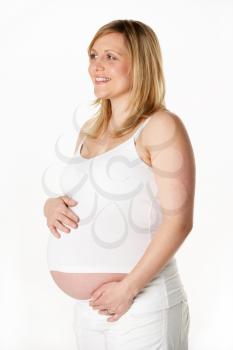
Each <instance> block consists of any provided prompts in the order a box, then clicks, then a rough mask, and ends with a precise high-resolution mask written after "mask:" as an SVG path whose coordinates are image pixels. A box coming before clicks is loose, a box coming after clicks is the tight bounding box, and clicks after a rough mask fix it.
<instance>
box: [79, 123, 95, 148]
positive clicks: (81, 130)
mask: <svg viewBox="0 0 233 350" xmlns="http://www.w3.org/2000/svg"><path fill="white" fill-rule="evenodd" d="M95 118H96V117H94V118H90V119H88V120H86V121H85V122H84V123H83V125H82V127H81V129H80V132H79V135H78V139H77V141H76V145H75V151H74V153H76V152H77V150H78V147H79V145H80V142H81V141H82V139H83V137H84V132H83V131H84V130H85V129H87V128H89V127H90V126H91V124H92V123H93V121H94V120H95Z"/></svg>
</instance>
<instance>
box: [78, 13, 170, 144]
mask: <svg viewBox="0 0 233 350" xmlns="http://www.w3.org/2000/svg"><path fill="white" fill-rule="evenodd" d="M114 32H117V33H122V34H123V35H124V39H125V43H126V46H127V48H128V51H129V55H130V59H131V66H132V84H131V86H132V88H131V90H130V98H129V104H128V108H129V110H130V113H129V117H128V118H127V120H126V121H125V123H124V125H123V126H122V128H121V129H118V130H116V131H114V133H112V137H120V136H123V135H124V134H126V133H128V132H130V131H132V130H133V129H134V128H135V127H136V126H137V125H138V124H139V123H140V122H141V120H142V119H145V118H146V116H149V115H151V114H152V113H154V112H156V111H158V110H161V109H166V107H165V102H164V97H165V80H164V74H163V67H162V55H161V49H160V45H159V41H158V38H157V36H156V34H155V32H154V31H153V30H152V29H151V28H150V27H149V26H148V25H146V24H144V23H142V22H140V21H135V20H114V21H111V22H109V23H107V24H105V25H103V26H102V27H101V28H100V29H99V30H98V31H97V33H96V34H95V36H94V37H93V39H92V40H91V42H90V44H89V46H88V50H87V51H88V54H89V55H90V51H91V49H92V47H93V45H94V43H95V41H96V40H97V39H98V38H100V37H102V36H104V35H106V34H109V33H114ZM92 105H94V106H95V107H98V106H99V108H98V111H97V113H96V114H95V118H94V123H92V125H91V127H88V128H86V129H84V130H83V133H84V134H86V135H88V136H90V137H94V138H97V137H98V136H99V135H100V134H101V133H102V132H105V130H106V129H107V127H108V122H109V120H110V118H111V113H112V110H111V101H110V100H109V99H101V98H97V99H96V100H94V102H93V103H92Z"/></svg>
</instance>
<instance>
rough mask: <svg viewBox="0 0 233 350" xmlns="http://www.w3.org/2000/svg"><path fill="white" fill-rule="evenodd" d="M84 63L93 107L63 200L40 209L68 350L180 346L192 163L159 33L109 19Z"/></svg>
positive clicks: (67, 170)
mask: <svg viewBox="0 0 233 350" xmlns="http://www.w3.org/2000/svg"><path fill="white" fill-rule="evenodd" d="M88 56H89V68H88V72H89V74H90V77H91V80H92V82H93V85H94V93H95V96H96V101H95V103H96V105H97V106H98V107H99V108H98V112H97V114H96V115H95V117H92V118H90V119H88V120H87V121H86V122H85V123H84V125H83V126H82V128H81V130H80V132H79V135H78V139H77V144H76V149H75V153H74V155H73V156H72V157H71V159H70V161H69V162H68V164H67V165H66V166H65V167H64V170H63V172H62V175H61V180H60V183H61V186H62V190H63V192H64V195H63V196H59V197H57V198H49V199H47V201H46V202H45V206H44V215H45V216H46V218H47V226H48V227H49V229H50V231H51V233H52V234H51V235H50V236H49V241H48V265H49V270H50V272H51V275H52V277H53V279H54V281H55V282H56V284H57V285H58V286H59V287H60V288H61V289H62V290H63V291H64V292H65V293H67V294H68V295H70V296H71V297H73V298H74V299H75V309H74V331H75V335H76V341H77V349H79V350H93V349H98V350H105V349H107V350H149V349H150V350H152V349H153V350H159V349H160V350H162V349H164V350H165V349H166V350H187V349H188V333H189V322H190V316H189V307H188V301H187V295H186V292H185V290H184V288H183V284H182V282H181V279H180V276H179V272H178V267H177V264H176V259H175V253H176V251H177V250H178V249H179V247H180V246H181V244H182V243H183V241H184V240H185V238H186V237H187V235H188V234H189V233H190V231H191V230H192V225H193V206H194V191H195V160H194V155H193V151H192V146H191V142H190V140H189V136H188V134H187V131H186V129H185V126H184V124H183V122H182V121H181V119H180V118H179V117H178V116H177V115H176V114H174V113H172V112H171V111H169V110H168V109H167V108H166V106H165V102H164V96H165V81H164V75H163V67H162V56H161V50H160V45H159V42H158V39H157V36H156V34H155V32H154V31H153V30H152V29H151V28H150V27H149V26H148V25H146V24H144V23H142V22H140V21H134V20H114V21H112V22H110V23H107V24H105V25H104V26H102V27H101V28H100V29H99V30H98V31H97V33H96V34H95V36H94V38H93V39H92V41H91V43H90V45H89V47H88ZM59 231H60V232H59Z"/></svg>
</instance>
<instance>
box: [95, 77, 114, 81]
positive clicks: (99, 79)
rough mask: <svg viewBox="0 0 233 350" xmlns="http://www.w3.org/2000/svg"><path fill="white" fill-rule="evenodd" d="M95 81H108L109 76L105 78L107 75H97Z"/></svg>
mask: <svg viewBox="0 0 233 350" xmlns="http://www.w3.org/2000/svg"><path fill="white" fill-rule="evenodd" d="M95 80H96V81H108V80H111V79H110V78H107V77H98V78H95Z"/></svg>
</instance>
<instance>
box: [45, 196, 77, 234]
mask: <svg viewBox="0 0 233 350" xmlns="http://www.w3.org/2000/svg"><path fill="white" fill-rule="evenodd" d="M76 205H77V202H76V201H75V200H74V199H72V198H70V197H68V196H60V197H57V198H48V199H47V200H46V202H45V205H44V216H45V217H46V218H47V226H48V228H49V229H50V231H51V233H52V234H53V235H54V236H55V237H57V238H61V235H60V233H59V232H58V231H57V229H59V230H61V231H63V232H65V233H69V232H70V229H69V228H68V227H66V226H65V225H67V226H70V227H71V228H76V227H78V222H79V221H80V219H79V216H78V215H76V214H75V213H74V212H73V211H72V210H71V209H69V207H74V206H76Z"/></svg>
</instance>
